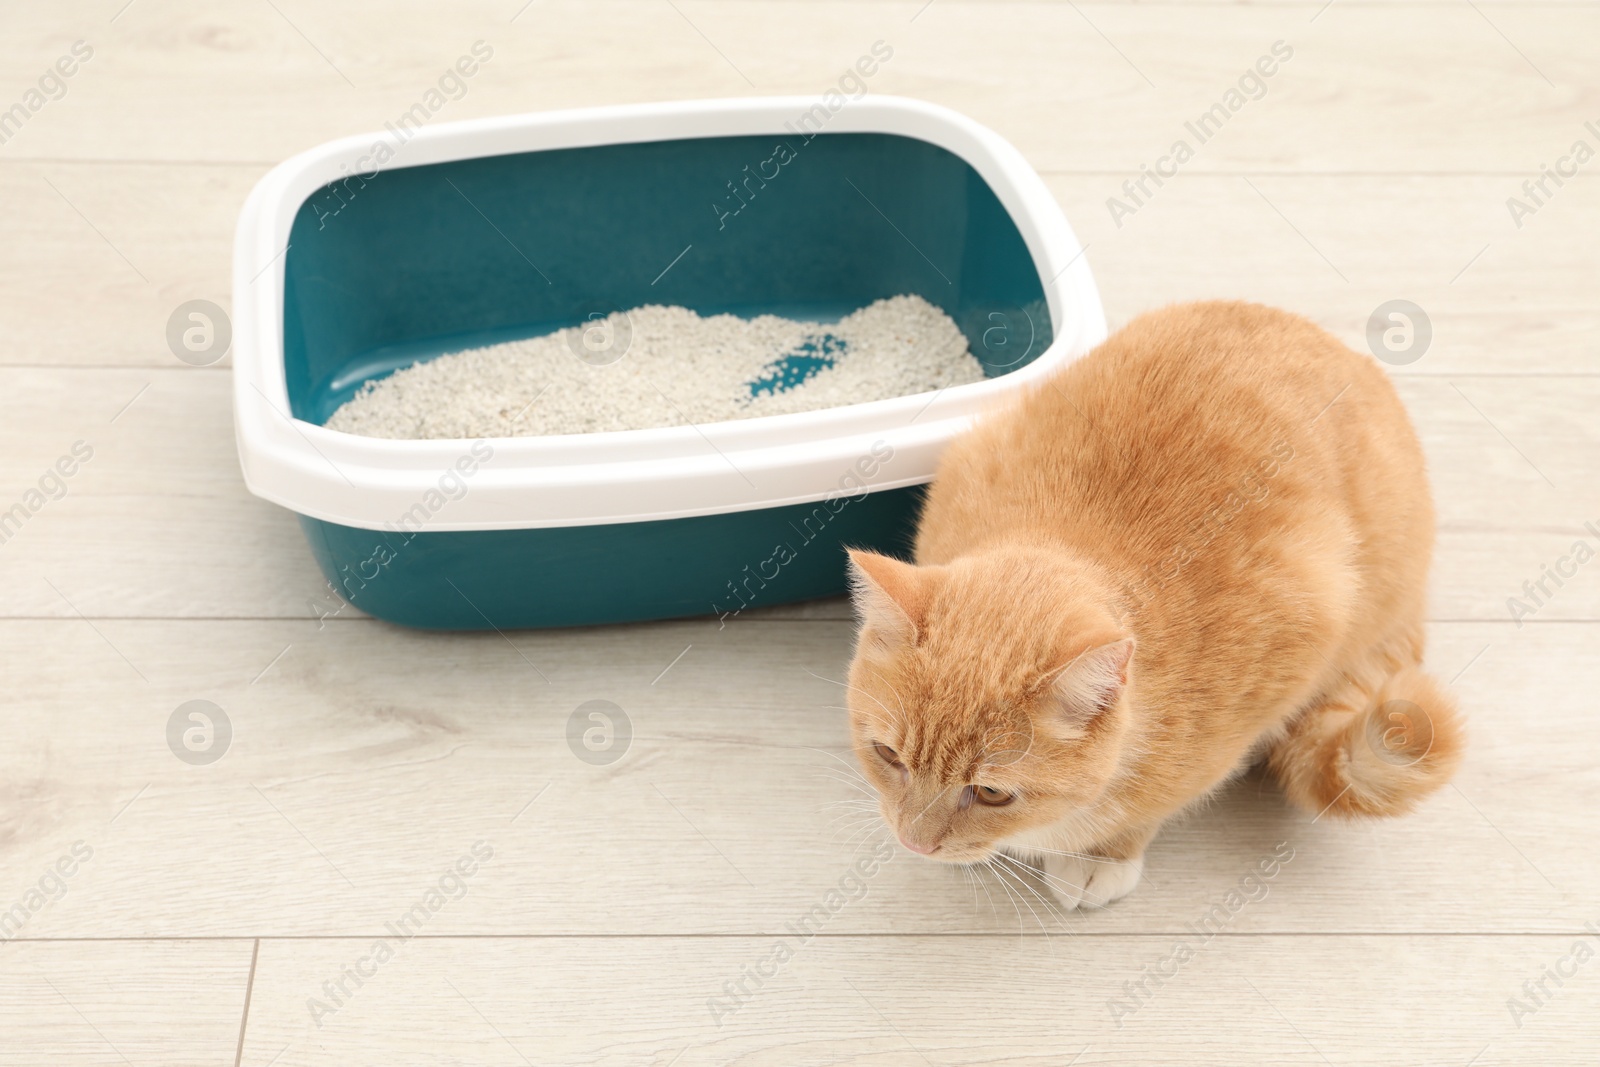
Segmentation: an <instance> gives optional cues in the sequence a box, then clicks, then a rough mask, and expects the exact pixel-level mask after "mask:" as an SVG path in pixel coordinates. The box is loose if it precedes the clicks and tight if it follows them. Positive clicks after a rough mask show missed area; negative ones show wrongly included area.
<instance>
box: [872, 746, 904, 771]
mask: <svg viewBox="0 0 1600 1067" xmlns="http://www.w3.org/2000/svg"><path fill="white" fill-rule="evenodd" d="M872 751H874V752H876V753H877V754H878V758H879V759H881V760H883V762H885V763H887V764H888V765H889V766H891V767H898V766H900V753H898V752H896V751H895V750H894V749H892V748H890V747H889V746H888V745H886V744H884V743H883V742H881V741H874V742H873V743H872Z"/></svg>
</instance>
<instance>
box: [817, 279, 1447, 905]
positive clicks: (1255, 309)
mask: <svg viewBox="0 0 1600 1067" xmlns="http://www.w3.org/2000/svg"><path fill="white" fill-rule="evenodd" d="M1432 541H1433V509H1432V504H1431V503H1430V500H1429V494H1428V483H1427V478H1426V474H1425V472H1424V469H1423V458H1422V451H1421V448H1420V447H1419V445H1418V443H1417V438H1416V435H1415V433H1414V432H1413V431H1412V429H1411V425H1410V422H1409V421H1408V419H1407V417H1406V413H1405V409H1404V408H1403V407H1402V406H1401V404H1400V400H1399V398H1398V397H1397V396H1396V394H1395V391H1394V388H1393V387H1392V386H1391V385H1390V383H1389V380H1388V377H1387V376H1386V375H1385V374H1384V372H1383V371H1382V370H1381V369H1380V368H1379V367H1378V365H1377V364H1376V363H1375V362H1374V361H1372V360H1371V359H1369V358H1367V357H1366V356H1362V355H1357V354H1356V353H1354V352H1352V351H1350V350H1349V349H1348V348H1346V347H1345V346H1344V345H1342V344H1340V343H1339V342H1338V341H1337V340H1335V339H1334V338H1333V337H1332V336H1330V335H1329V334H1328V333H1326V332H1325V331H1323V330H1321V329H1319V328H1318V327H1317V326H1315V325H1313V324H1312V323H1310V322H1308V321H1306V320H1304V319H1302V318H1299V317H1297V316H1294V315H1291V314H1288V313H1286V312H1282V311H1275V310H1272V309H1269V308H1264V307H1259V306H1256V305H1251V304H1242V303H1201V304H1189V305H1183V306H1178V307H1172V308H1168V309H1165V310H1162V311H1157V312H1153V313H1151V314H1148V315H1144V316H1142V317H1141V318H1138V319H1136V320H1135V321H1133V322H1132V323H1130V324H1129V325H1128V326H1127V327H1125V328H1124V329H1122V330H1121V331H1119V332H1118V333H1116V334H1115V335H1114V336H1112V337H1111V338H1110V339H1109V340H1107V341H1106V342H1105V343H1104V344H1103V345H1101V346H1100V347H1099V348H1098V349H1096V350H1095V351H1093V352H1091V353H1090V354H1089V355H1087V356H1085V357H1084V358H1083V359H1080V360H1078V361H1077V362H1075V363H1072V364H1071V365H1069V366H1067V367H1066V368H1064V369H1063V370H1061V371H1060V372H1058V373H1057V374H1055V375H1054V376H1053V377H1052V378H1050V379H1047V380H1046V381H1045V382H1043V383H1042V384H1041V385H1039V386H1038V387H1036V388H1035V389H1033V390H1032V391H1031V392H1030V393H1029V394H1028V395H1026V396H1025V397H1024V398H1023V399H1022V400H1021V401H1019V402H1018V403H1016V404H1015V406H1013V407H1011V408H1009V409H1007V410H1004V411H1001V412H996V413H994V414H992V415H990V416H989V417H987V418H985V419H982V420H980V421H979V423H978V424H977V426H976V428H975V429H973V430H972V431H971V432H969V433H968V434H966V435H965V436H963V437H962V438H961V439H959V440H958V441H956V442H955V443H954V444H953V445H952V446H951V447H950V449H949V451H948V452H947V453H946V454H945V456H944V458H943V460H942V461H941V463H940V466H939V470H938V473H937V476H936V478H935V480H934V483H933V487H932V489H931V491H930V492H929V494H928V498H927V502H926V505H925V507H924V510H923V514H922V519H921V525H920V528H919V531H918V535H917V541H916V563H915V565H913V564H910V563H904V562H900V561H898V560H894V559H890V558H889V557H886V556H881V555H875V554H872V553H868V552H859V551H856V552H851V554H850V557H851V573H852V579H853V585H854V597H855V603H856V608H857V612H858V615H859V618H860V623H861V625H860V632H859V634H858V636H857V643H856V650H855V658H854V662H853V663H852V665H851V668H850V677H849V686H850V690H849V693H850V710H851V725H852V733H853V738H854V743H855V747H856V752H857V756H858V758H859V759H860V762H861V765H862V767H863V768H864V770H865V772H866V775H867V778H868V780H869V781H870V782H871V783H872V784H873V785H874V786H875V787H876V789H877V791H878V793H879V803H880V807H881V809H882V812H883V816H884V818H885V819H886V821H887V822H888V823H889V825H890V826H892V827H893V828H894V830H895V831H896V833H897V834H898V835H899V838H900V841H901V843H902V844H904V845H905V846H906V847H907V848H909V849H911V850H912V851H914V852H917V853H921V854H923V855H927V856H931V857H932V858H934V859H936V860H943V861H945V862H949V863H981V862H985V861H988V860H991V859H995V858H996V857H997V856H1000V855H1002V851H1001V850H1004V853H1003V854H1005V855H1009V856H1019V855H1030V854H1031V855H1036V856H1042V857H1043V871H1042V872H1041V873H1042V876H1043V877H1044V879H1045V881H1046V882H1047V884H1049V885H1050V886H1051V887H1052V889H1053V890H1054V891H1055V892H1056V893H1057V894H1058V895H1059V896H1061V897H1062V898H1063V903H1065V904H1067V905H1068V906H1069V907H1077V906H1079V905H1096V906H1099V905H1104V904H1108V903H1110V902H1111V901H1113V900H1116V899H1118V898H1120V897H1122V896H1124V895H1126V894H1127V893H1128V892H1129V891H1130V890H1131V889H1132V888H1133V887H1134V885H1135V884H1136V883H1137V882H1138V880H1139V877H1140V873H1141V870H1142V868H1143V856H1144V851H1145V847H1146V846H1147V845H1148V844H1149V843H1150V840H1151V838H1153V837H1154V836H1155V834H1156V832H1157V830H1158V829H1159V828H1160V827H1161V824H1162V823H1163V822H1164V821H1165V820H1166V819H1168V818H1169V817H1171V816H1172V815H1174V814H1176V813H1177V812H1179V811H1181V810H1183V809H1184V808H1186V807H1188V806H1189V805H1191V804H1193V803H1194V802H1195V801H1196V800H1199V799H1200V798H1201V797H1204V796H1205V795H1206V794H1207V793H1209V792H1211V791H1212V790H1214V789H1216V788H1217V787H1218V786H1219V785H1220V784H1222V783H1223V782H1225V781H1227V780H1228V779H1229V778H1230V777H1232V776H1234V775H1236V774H1238V773H1240V772H1241V771H1242V770H1244V769H1245V768H1247V767H1248V766H1249V765H1250V764H1251V763H1252V762H1254V761H1256V760H1258V759H1260V758H1261V757H1263V756H1264V757H1265V758H1266V760H1267V762H1268V764H1269V765H1270V767H1271V769H1272V771H1273V773H1274V774H1275V776H1276V777H1277V779H1278V780H1279V782H1281V783H1282V786H1283V788H1284V791H1285V792H1286V793H1287V794H1288V797H1289V799H1290V800H1291V801H1293V802H1294V803H1295V804H1296V805H1298V806H1300V807H1301V808H1303V809H1305V810H1306V811H1309V812H1312V813H1314V814H1323V813H1326V814H1328V815H1338V816H1347V817H1348V816H1367V815H1395V814H1399V813H1401V812H1404V811H1406V810H1407V809H1409V808H1411V807H1412V806H1413V805H1414V804H1415V803H1416V802H1417V801H1418V800H1419V799H1421V798H1422V797H1424V796H1426V795H1427V794H1428V793H1430V792H1432V791H1433V790H1435V789H1438V788H1439V787H1440V786H1442V785H1443V784H1444V783H1445V782H1447V781H1448V780H1449V779H1450V776H1451V774H1452V773H1453V772H1454V770H1455V767H1456V765H1457V763H1458V762H1459V760H1460V755H1461V749H1462V744H1463V738H1462V733H1461V726H1460V724H1459V720H1458V718H1457V716H1456V711H1455V705H1454V701H1453V700H1452V698H1451V697H1450V695H1449V694H1448V693H1447V692H1446V690H1445V689H1444V687H1443V686H1442V685H1441V684H1440V683H1439V682H1437V681H1436V680H1434V679H1433V678H1432V677H1430V676H1429V675H1427V674H1425V673H1423V671H1422V667H1421V663H1422V646H1423V608H1424V585H1425V581H1426V577H1427V572H1428V562H1429V555H1430V553H1431V550H1432ZM1008 862H1010V861H1009V860H1008Z"/></svg>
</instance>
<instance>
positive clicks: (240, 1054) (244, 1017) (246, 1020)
mask: <svg viewBox="0 0 1600 1067" xmlns="http://www.w3.org/2000/svg"><path fill="white" fill-rule="evenodd" d="M260 959H261V939H260V938H259V937H258V938H256V939H255V947H254V948H253V949H251V950H250V977H249V978H247V979H245V983H244V1012H243V1014H241V1015H240V1016H239V1045H238V1047H237V1048H236V1049H235V1050H234V1053H233V1067H239V1065H240V1064H241V1063H243V1062H244V1033H245V1030H246V1029H247V1028H248V1027H249V1026H250V997H251V996H252V995H253V994H254V993H255V989H256V963H257V962H258V961H259V960H260Z"/></svg>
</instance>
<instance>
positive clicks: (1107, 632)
mask: <svg viewBox="0 0 1600 1067" xmlns="http://www.w3.org/2000/svg"><path fill="white" fill-rule="evenodd" d="M850 571H851V581H852V586H853V595H854V599H855V605H856V612H857V616H858V618H859V621H860V627H859V632H858V634H857V637H856V650H855V659H854V661H853V662H852V664H851V666H850V678H849V683H850V687H849V690H848V692H849V706H850V719H851V731H852V735H853V740H854V743H855V749H856V755H857V758H858V759H859V760H860V762H861V767H862V770H863V771H864V772H865V774H866V776H867V780H868V781H870V782H871V783H872V784H873V786H874V787H876V789H877V791H878V796H879V806H880V808H881V809H882V812H883V817H884V819H885V821H886V822H887V823H888V824H889V826H890V827H891V828H892V829H893V830H894V831H895V833H896V834H897V835H898V837H899V838H900V841H901V843H902V844H904V845H905V846H906V847H907V848H909V849H911V850H912V851H914V852H918V853H921V854H923V855H926V856H930V857H931V858H933V859H936V860H944V861H946V862H950V863H978V862H982V861H984V860H987V859H988V858H989V857H990V856H991V855H993V854H994V851H995V849H996V848H997V847H998V846H999V845H1000V844H1002V843H1004V842H1005V841H1006V840H1007V839H1008V838H1014V837H1016V836H1017V835H1019V834H1023V833H1025V832H1027V831H1030V830H1035V829H1039V828H1043V827H1046V826H1049V825H1052V824H1056V823H1060V822H1061V821H1063V820H1064V819H1068V818H1070V817H1071V816H1072V815H1073V814H1075V813H1078V812H1082V811H1083V810H1084V809H1085V808H1087V807H1088V806H1089V805H1091V804H1092V803H1093V802H1094V800H1095V799H1096V798H1097V797H1098V796H1099V795H1100V794H1101V793H1102V792H1103V791H1104V790H1105V788H1106V786H1107V784H1108V783H1109V782H1110V781H1111V779H1112V777H1113V776H1114V775H1115V774H1116V772H1117V770H1118V767H1119V765H1120V763H1121V757H1122V754H1123V747H1124V741H1125V738H1126V735H1127V732H1128V722H1129V713H1128V709H1127V695H1128V688H1129V679H1130V676H1131V671H1132V667H1133V651H1134V649H1133V639H1132V637H1131V636H1130V635H1129V634H1128V633H1127V631H1126V630H1125V629H1124V628H1123V627H1122V626H1121V625H1120V624H1119V622H1118V620H1117V617H1116V615H1115V614H1113V611H1112V609H1111V606H1110V605H1111V604H1112V603H1113V599H1112V597H1111V595H1110V594H1109V593H1108V586H1107V585H1106V583H1105V582H1104V581H1103V580H1102V579H1101V578H1100V576H1099V575H1098V573H1097V572H1096V570H1095V568H1093V567H1091V566H1089V565H1087V564H1078V563H1074V562H1072V561H1070V560H1068V559H1064V558H1062V557H1061V556H1059V555H1057V554H1054V553H1044V552H1034V551H1029V550H1007V551H996V552H991V553H983V554H976V555H973V556H968V557H963V558H961V559H958V560H956V561H955V562H953V563H950V564H948V565H944V566H925V567H918V566H914V565H912V564H909V563H902V562H900V561H899V560H894V559H890V558H889V557H887V556H880V555H875V554H873V553H870V552H859V551H852V552H851V553H850Z"/></svg>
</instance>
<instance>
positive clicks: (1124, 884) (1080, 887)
mask: <svg viewBox="0 0 1600 1067" xmlns="http://www.w3.org/2000/svg"><path fill="white" fill-rule="evenodd" d="M1044 873H1045V881H1046V882H1047V883H1048V884H1049V886H1050V890H1051V891H1052V892H1053V893H1055V895H1056V899H1058V900H1060V901H1061V903H1062V904H1063V905H1064V906H1065V907H1066V908H1067V910H1069V911H1070V910H1072V909H1073V908H1103V907H1105V906H1106V905H1107V904H1111V903H1113V902H1114V901H1118V900H1121V899H1122V898H1123V897H1125V896H1127V895H1128V894H1129V893H1131V892H1133V887H1134V886H1136V885H1138V884H1139V879H1140V877H1141V876H1142V875H1143V874H1144V855H1143V853H1141V854H1140V855H1138V856H1135V857H1133V858H1132V859H1127V860H1121V859H1111V858H1110V857H1099V856H1095V857H1088V856H1056V855H1046V856H1045V858H1044Z"/></svg>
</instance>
